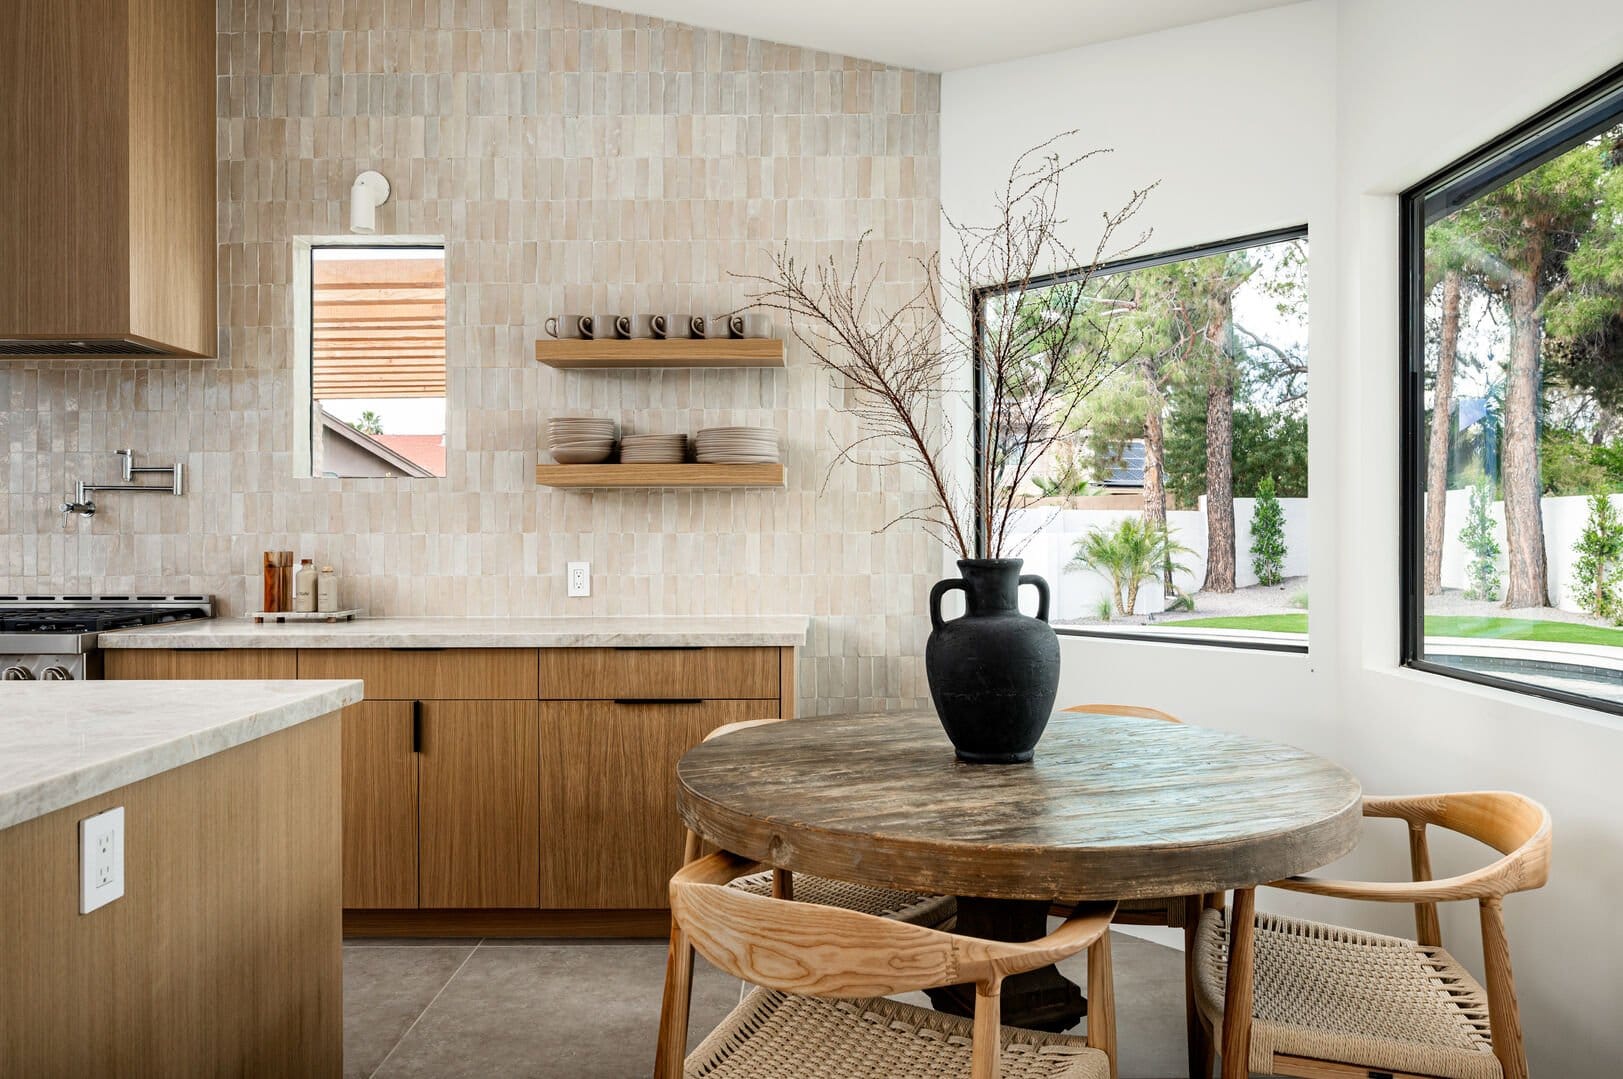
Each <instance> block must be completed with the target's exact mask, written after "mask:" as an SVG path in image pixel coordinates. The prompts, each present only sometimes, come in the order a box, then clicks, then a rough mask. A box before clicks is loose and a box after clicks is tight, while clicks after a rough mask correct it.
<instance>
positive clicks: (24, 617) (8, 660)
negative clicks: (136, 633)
mask: <svg viewBox="0 0 1623 1079" xmlns="http://www.w3.org/2000/svg"><path fill="white" fill-rule="evenodd" d="M212 617H214V599H213V597H212V596H172V595H166V596H0V679H3V680H5V681H8V682H9V681H23V682H27V681H32V680H34V679H40V680H43V681H48V682H49V681H60V682H66V681H73V680H75V679H80V678H100V677H101V657H100V655H99V654H98V652H97V642H98V641H99V639H100V635H101V634H102V633H105V632H107V631H109V630H117V629H129V628H131V627H134V626H158V625H163V624H164V623H166V622H189V621H191V620H192V619H196V618H212Z"/></svg>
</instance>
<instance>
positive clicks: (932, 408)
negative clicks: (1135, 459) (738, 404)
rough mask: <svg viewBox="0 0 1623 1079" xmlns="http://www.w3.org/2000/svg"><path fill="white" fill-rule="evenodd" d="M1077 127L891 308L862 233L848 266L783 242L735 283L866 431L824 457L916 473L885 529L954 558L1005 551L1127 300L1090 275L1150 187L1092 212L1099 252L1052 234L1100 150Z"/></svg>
mask: <svg viewBox="0 0 1623 1079" xmlns="http://www.w3.org/2000/svg"><path fill="white" fill-rule="evenodd" d="M1075 134H1076V133H1075V132H1066V133H1064V134H1061V135H1056V136H1055V137H1054V138H1052V139H1049V140H1047V141H1046V142H1043V143H1041V144H1039V145H1037V146H1034V147H1032V148H1031V149H1030V150H1027V151H1026V152H1025V153H1023V154H1021V155H1020V157H1019V158H1018V159H1017V160H1016V161H1015V163H1014V167H1013V168H1012V169H1010V171H1009V177H1008V180H1007V182H1006V183H1005V184H1004V187H1003V188H1002V190H1000V191H998V192H997V193H996V195H995V196H994V201H993V213H992V215H991V222H990V223H989V224H985V225H974V224H968V223H963V222H959V221H955V220H953V219H952V218H950V217H948V218H946V222H945V223H946V229H947V233H948V236H949V241H950V242H949V248H950V249H951V250H953V254H952V256H951V257H950V259H949V260H948V268H949V272H948V274H947V280H946V281H943V274H942V266H941V259H940V258H939V257H938V256H932V257H931V258H930V259H928V260H927V261H923V262H921V263H920V265H919V269H920V270H921V271H922V274H921V277H922V284H921V285H920V287H919V288H918V290H917V291H916V292H915V293H913V295H911V296H910V297H908V298H907V299H906V300H905V301H903V302H902V303H900V304H897V305H895V306H893V307H887V306H885V305H882V304H880V303H878V302H876V300H875V293H876V290H878V289H879V287H880V286H881V285H882V284H884V283H885V282H886V280H887V278H886V275H885V267H884V265H883V264H882V263H880V264H878V265H875V266H871V267H869V266H865V265H864V264H863V253H864V247H865V245H863V244H860V243H859V244H858V246H857V250H856V254H855V257H854V258H853V260H852V262H851V265H850V266H840V265H838V264H836V263H835V262H834V260H832V259H830V260H828V261H827V262H822V263H818V264H815V265H813V266H809V267H808V266H807V265H805V264H803V263H801V262H799V261H797V260H796V259H795V257H794V255H793V253H792V252H791V251H790V250H789V249H788V248H787V247H785V248H784V249H783V250H781V251H779V252H778V253H776V254H775V255H774V256H773V263H772V269H771V272H770V273H767V274H760V275H748V276H746V278H745V279H746V280H748V281H750V282H752V283H753V284H754V285H755V286H756V291H754V292H753V293H752V294H751V300H752V306H754V307H758V308H765V309H768V310H774V311H781V312H784V313H785V314H786V315H787V316H788V323H789V327H790V332H791V333H793V335H794V336H795V338H796V340H798V341H799V342H800V343H801V344H802V345H804V346H805V347H806V348H807V350H808V351H810V352H811V354H812V356H813V357H814V358H815V359H816V360H817V362H818V363H819V364H820V365H822V366H823V367H824V368H825V369H826V370H828V371H829V372H830V374H832V375H833V376H834V382H835V389H836V392H837V393H838V394H839V397H838V398H837V401H836V407H838V408H840V409H841V410H842V411H844V412H847V413H849V414H850V415H852V416H854V417H855V418H856V420H857V423H858V427H859V429H860V431H861V434H860V435H859V436H858V437H857V438H856V439H855V440H853V441H850V442H848V443H846V444H843V445H840V446H839V452H838V453H837V455H836V457H835V461H834V465H838V464H840V463H841V462H843V461H854V462H858V463H862V464H867V465H872V466H875V467H901V468H907V469H911V470H913V471H914V472H916V473H918V474H919V475H921V476H922V477H923V478H924V481H925V487H926V490H927V491H928V492H929V498H928V500H927V501H926V502H925V503H924V504H923V505H920V506H917V507H914V508H912V509H909V510H908V511H906V512H904V513H903V514H901V515H900V516H898V517H897V518H896V519H895V520H893V521H891V522H889V523H888V524H886V525H885V528H889V527H891V526H892V525H895V524H897V523H898V522H900V521H914V522H917V523H919V524H920V525H922V526H923V527H924V528H926V529H927V530H928V531H929V532H930V533H931V534H932V535H934V536H936V537H937V538H938V539H940V540H941V542H942V543H943V544H945V545H946V546H947V547H948V548H949V549H951V550H952V551H954V552H955V553H956V554H957V556H958V557H959V558H974V557H977V554H978V553H981V554H982V556H983V557H987V558H1002V557H1008V556H1011V555H1013V554H1014V553H1015V537H1014V536H1013V535H1012V534H1011V532H1010V524H1011V521H1012V519H1013V512H1014V510H1015V509H1016V508H1018V505H1017V499H1016V491H1017V490H1018V489H1019V487H1020V486H1021V484H1023V483H1024V482H1025V481H1026V480H1027V479H1028V478H1029V477H1030V475H1031V473H1032V470H1033V469H1034V468H1035V467H1036V466H1037V464H1038V462H1039V461H1040V460H1041V459H1042V457H1043V455H1044V454H1045V453H1046V452H1047V451H1048V450H1049V449H1050V448H1051V447H1052V446H1053V445H1054V443H1055V442H1056V441H1058V440H1059V439H1060V438H1061V437H1062V436H1063V435H1064V434H1065V433H1066V432H1067V431H1069V430H1071V429H1072V427H1073V425H1074V422H1075V421H1076V420H1078V419H1079V418H1080V416H1081V409H1082V407H1083V403H1084V402H1085V401H1086V400H1087V398H1088V396H1089V395H1090V394H1092V393H1093V392H1094V391H1095V390H1096V389H1098V387H1099V385H1100V384H1101V383H1102V382H1103V381H1104V380H1105V379H1106V378H1107V377H1109V375H1110V374H1111V372H1112V371H1114V370H1115V368H1116V367H1117V366H1118V361H1116V360H1115V359H1113V358H1112V357H1113V355H1114V348H1115V337H1116V329H1115V325H1116V324H1115V320H1114V318H1113V314H1112V313H1113V312H1114V311H1116V310H1117V309H1118V308H1119V306H1120V303H1121V301H1120V299H1119V298H1118V297H1115V296H1114V295H1112V293H1113V291H1114V290H1113V289H1112V287H1111V286H1110V284H1109V281H1110V279H1109V278H1108V277H1104V276H1099V277H1096V276H1095V270H1096V268H1097V267H1098V266H1099V265H1100V264H1101V263H1104V262H1107V261H1109V260H1111V259H1114V258H1119V257H1121V256H1122V255H1123V254H1125V253H1126V252H1128V251H1131V250H1133V249H1134V248H1137V247H1139V246H1140V245H1142V244H1143V243H1144V242H1146V241H1147V240H1148V239H1149V234H1148V232H1144V233H1140V234H1139V235H1137V236H1136V237H1134V238H1133V239H1132V240H1131V241H1129V242H1128V243H1126V244H1121V243H1119V242H1118V239H1117V238H1118V235H1119V234H1120V233H1121V232H1122V230H1123V229H1124V228H1125V227H1126V225H1127V223H1128V222H1129V221H1130V220H1131V218H1132V217H1133V216H1134V215H1135V214H1136V213H1137V212H1138V211H1139V210H1140V209H1141V208H1142V206H1143V204H1144V201H1145V199H1146V198H1147V196H1148V195H1149V192H1150V190H1151V189H1152V188H1153V187H1154V185H1153V184H1152V185H1151V186H1150V187H1148V188H1144V189H1142V190H1136V191H1133V192H1132V194H1131V196H1130V197H1129V198H1128V199H1127V201H1126V202H1125V203H1124V204H1123V205H1122V206H1121V207H1120V208H1119V209H1117V210H1115V211H1112V212H1105V213H1102V214H1101V215H1100V217H1101V218H1102V225H1101V228H1100V232H1099V235H1098V240H1097V243H1096V244H1095V246H1094V249H1093V250H1092V252H1091V253H1090V255H1089V256H1088V257H1087V258H1086V259H1083V258H1080V257H1078V255H1077V253H1076V251H1075V250H1073V249H1072V248H1071V247H1070V246H1069V245H1068V244H1067V243H1066V241H1065V240H1064V239H1063V238H1062V236H1061V232H1062V231H1063V228H1064V226H1065V224H1066V219H1065V218H1064V217H1062V216H1061V211H1060V191H1061V187H1062V181H1063V180H1064V179H1065V177H1066V175H1067V174H1068V173H1070V172H1071V171H1072V170H1073V169H1076V168H1077V167H1079V166H1081V165H1083V164H1084V163H1086V162H1087V161H1089V160H1091V159H1093V158H1095V157H1098V156H1099V155H1101V154H1106V153H1109V152H1110V151H1109V150H1091V151H1088V152H1086V153H1082V154H1079V155H1075V156H1069V155H1066V154H1064V153H1061V152H1060V150H1059V147H1060V146H1061V145H1063V143H1064V142H1065V141H1066V140H1068V139H1069V138H1071V137H1073V136H1074V135H1075ZM949 306H950V310H949ZM977 338H979V341H980V350H979V359H980V376H981V401H982V410H981V415H982V417H983V420H984V424H985V429H984V430H983V431H981V432H980V433H979V438H978V440H976V441H971V440H970V439H968V438H964V437H961V435H960V433H959V432H958V431H957V430H956V425H955V424H954V416H955V415H970V414H971V411H970V409H969V407H968V401H966V400H964V398H966V397H967V396H968V395H969V394H970V393H971V392H972V388H971V382H970V379H969V378H968V377H966V373H967V372H969V371H970V370H971V369H972V368H971V364H972V360H973V358H974V357H975V355H976V351H975V343H976V339H977ZM972 446H978V447H979V450H980V452H979V453H978V454H977V455H976V456H977V461H976V467H975V469H974V470H973V479H972V480H971V481H970V482H969V483H968V484H965V483H963V482H962V481H961V480H960V479H959V477H961V476H962V475H964V473H965V470H964V469H962V468H961V467H959V465H960V462H961V461H963V459H964V458H965V456H966V455H967V451H968V450H969V449H970V447H972ZM831 471H832V466H831ZM966 487H967V488H968V489H967V490H966V489H965V488H966ZM977 537H979V538H980V540H981V543H980V544H977ZM978 547H979V548H980V552H978V551H977V548H978Z"/></svg>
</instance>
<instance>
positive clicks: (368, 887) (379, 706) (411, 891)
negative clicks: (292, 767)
mask: <svg viewBox="0 0 1623 1079" xmlns="http://www.w3.org/2000/svg"><path fill="white" fill-rule="evenodd" d="M411 708H412V706H411V702H410V701H365V702H363V703H361V704H355V705H351V706H350V707H348V708H346V709H344V770H343V775H344V779H343V785H344V906H346V907H354V908H386V909H399V908H410V907H415V906H416V905H417V754H416V752H415V751H414V750H413V748H412V717H411Z"/></svg>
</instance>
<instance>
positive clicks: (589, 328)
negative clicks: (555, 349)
mask: <svg viewBox="0 0 1623 1079" xmlns="http://www.w3.org/2000/svg"><path fill="white" fill-rule="evenodd" d="M542 325H543V326H544V327H545V328H546V331H547V333H549V334H551V335H552V336H553V337H562V338H569V339H580V338H597V339H599V340H610V341H613V340H619V341H629V340H631V339H632V338H635V337H652V338H654V339H655V340H667V339H671V338H681V337H709V338H727V337H732V338H737V337H771V336H772V320H771V319H770V318H768V317H767V316H766V315H763V314H757V313H749V314H742V315H716V316H715V317H713V318H706V317H705V316H703V315H563V316H561V317H560V316H557V315H554V316H552V317H551V318H549V319H547V321H546V322H545V323H543V324H542Z"/></svg>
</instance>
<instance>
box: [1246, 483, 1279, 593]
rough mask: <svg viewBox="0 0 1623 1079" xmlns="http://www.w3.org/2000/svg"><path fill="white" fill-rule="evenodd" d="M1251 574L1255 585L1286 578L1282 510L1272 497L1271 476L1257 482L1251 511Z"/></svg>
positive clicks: (1276, 500) (1273, 495)
mask: <svg viewBox="0 0 1623 1079" xmlns="http://www.w3.org/2000/svg"><path fill="white" fill-rule="evenodd" d="M1251 571H1252V572H1253V573H1255V574H1256V575H1257V583H1258V584H1266V585H1274V584H1278V583H1279V582H1280V581H1282V580H1284V579H1285V510H1284V508H1283V507H1281V506H1280V504H1279V499H1278V497H1277V496H1275V494H1274V478H1273V477H1272V476H1264V477H1262V479H1261V480H1259V481H1258V482H1257V503H1256V507H1255V508H1254V509H1253V510H1252V511H1251Z"/></svg>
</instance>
